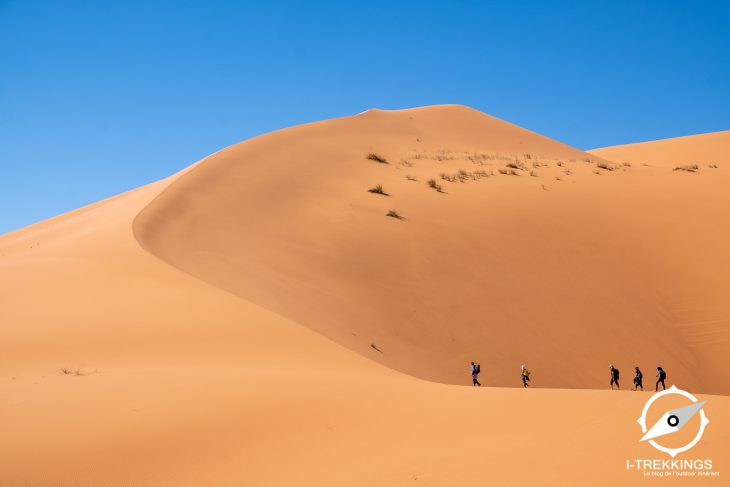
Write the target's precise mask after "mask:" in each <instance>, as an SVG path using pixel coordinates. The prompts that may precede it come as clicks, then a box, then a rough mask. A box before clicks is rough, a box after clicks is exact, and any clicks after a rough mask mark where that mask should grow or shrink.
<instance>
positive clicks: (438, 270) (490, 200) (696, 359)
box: [135, 106, 730, 393]
mask: <svg viewBox="0 0 730 487" xmlns="http://www.w3.org/2000/svg"><path fill="white" fill-rule="evenodd" d="M728 146H729V147H730V144H728ZM370 152H375V153H378V154H380V155H382V156H383V157H385V158H386V159H387V160H388V161H390V162H391V163H390V164H379V163H376V162H373V161H370V160H368V159H366V158H365V156H366V154H368V153H370ZM515 159H516V160H515ZM587 160H588V161H596V162H586V161H587ZM510 162H511V163H516V164H524V165H525V168H526V170H519V169H518V170H515V172H516V173H517V174H519V176H513V175H503V174H500V173H499V169H504V168H505V164H509V163H510ZM597 163H599V164H601V165H604V166H606V167H608V168H610V169H613V168H614V167H615V168H616V170H605V169H600V168H598V167H597V165H596V164H597ZM558 164H561V165H562V166H559V165H558ZM533 166H536V167H533ZM460 169H461V170H464V171H466V172H467V173H471V174H473V173H474V172H476V171H486V172H487V174H490V173H492V172H493V173H495V175H494V176H491V175H490V176H489V177H479V176H476V179H475V178H474V177H468V176H467V177H466V178H464V179H463V182H448V181H445V180H442V179H441V178H440V177H439V175H440V174H441V173H447V174H458V171H459V170H460ZM530 171H533V172H534V174H535V176H536V177H531V176H530V175H529V174H530ZM597 173H599V174H597ZM406 176H413V177H416V178H417V179H418V180H417V181H411V180H409V179H407V178H406ZM430 178H435V179H436V180H438V184H440V185H442V186H443V191H444V192H443V193H439V192H437V191H434V190H433V189H430V188H428V187H427V186H426V181H427V180H428V179H430ZM556 178H560V180H558V179H556ZM729 181H730V172H728V170H727V168H719V169H717V170H703V171H702V172H701V173H700V174H677V173H673V172H672V171H666V170H663V169H659V168H654V167H645V166H641V165H638V164H637V165H632V166H631V167H629V166H623V165H616V166H614V165H607V164H605V163H603V162H601V160H598V159H594V158H593V156H590V155H588V154H586V153H583V152H580V151H578V150H576V149H572V148H570V147H567V146H565V145H563V144H559V143H557V142H555V141H552V140H549V139H546V138H544V137H542V136H539V135H537V134H534V133H531V132H528V131H526V130H524V129H521V128H518V127H515V126H513V125H510V124H507V123H505V122H502V121H499V120H497V119H494V118H492V117H489V116H487V115H484V114H482V113H479V112H476V111H474V110H471V109H468V108H465V107H458V106H440V107H429V108H422V109H415V110H404V111H397V112H383V111H370V112H366V113H365V114H361V115H358V116H355V117H349V118H345V119H339V120H331V121H326V122H320V123H315V124H310V125H305V126H301V127H295V128H291V129H286V130H282V131H279V132H274V133H272V134H268V135H265V136H262V137H258V138H256V139H253V140H250V141H246V142H243V143H241V144H238V145H236V146H233V147H230V148H228V149H226V150H224V151H221V152H219V153H217V154H215V155H213V156H211V157H209V158H208V160H206V161H205V163H204V164H201V165H200V166H198V167H197V168H196V169H194V170H192V171H190V172H189V173H188V174H187V175H185V176H183V177H181V178H180V179H179V180H178V181H176V182H175V183H174V184H172V185H170V186H169V187H168V188H166V189H165V191H163V192H162V193H161V195H160V196H158V197H157V198H156V199H155V200H154V201H153V202H152V203H151V204H150V205H149V206H148V207H146V208H145V210H144V211H142V212H141V214H140V215H139V216H138V217H137V218H136V220H135V233H136V235H137V237H138V238H139V240H140V242H141V243H142V245H143V246H144V247H145V248H146V249H148V250H150V251H151V252H152V253H153V254H155V255H157V256H159V257H160V258H162V259H163V260H165V261H167V262H169V263H171V264H173V265H175V266H176V267H178V268H180V269H182V270H184V271H186V272H188V273H190V274H192V275H194V276H197V277H199V278H201V279H203V280H205V281H207V282H210V283H211V284H213V285H215V286H216V287H219V288H223V289H227V290H229V291H231V292H233V293H235V294H237V295H239V296H241V297H243V298H246V299H247V300H249V301H252V302H254V303H257V304H259V305H261V306H262V307H265V308H267V309H270V310H272V311H274V312H276V313H277V314H279V315H281V316H285V317H287V318H289V319H291V320H293V321H295V322H297V323H301V324H304V325H306V326H308V327H310V328H312V329H314V330H316V331H318V332H320V333H322V334H324V335H326V336H328V337H330V338H332V339H334V340H335V341H337V342H338V343H341V344H343V345H345V346H347V347H349V348H351V349H353V350H355V351H357V352H359V353H361V354H363V355H366V356H368V357H370V358H373V359H374V360H377V361H379V362H381V363H384V364H386V365H388V366H390V367H393V368H396V369H398V370H402V371H404V372H406V373H408V374H411V375H415V376H417V377H421V378H424V379H428V380H434V381H439V382H446V383H452V384H463V383H464V364H465V363H468V362H469V361H470V360H478V361H480V362H481V363H482V364H483V365H485V367H486V368H487V369H488V371H489V372H488V376H487V377H486V378H485V380H486V381H487V383H488V384H490V385H499V386H517V385H519V383H518V381H516V380H515V377H516V374H515V371H517V370H519V366H520V364H521V363H525V362H526V363H528V364H529V365H530V366H531V367H533V369H534V370H535V373H536V374H537V375H536V376H535V377H536V381H535V382H536V384H539V385H541V386H546V387H566V388H569V387H583V388H600V387H604V386H605V378H606V371H607V368H608V364H609V363H612V362H613V363H618V364H620V365H621V366H623V368H624V369H626V370H627V372H628V369H629V367H632V366H633V365H643V366H644V367H645V368H647V369H649V368H651V367H653V366H656V365H658V364H661V365H663V366H664V367H666V368H668V369H669V370H672V374H673V377H674V378H676V379H677V380H679V381H682V382H683V383H685V384H688V386H691V387H693V388H694V389H697V390H701V391H703V392H711V393H728V392H730V371H728V370H727V367H724V366H723V365H722V364H723V363H724V354H725V352H726V351H727V350H728V348H729V347H730V341H729V340H730V327H729V326H728V324H729V323H730V321H729V320H730V301H729V300H728V299H727V297H728V295H730V249H729V247H728V243H730V226H727V225H723V224H722V222H727V221H730V195H728V193H727V192H726V191H724V190H723V188H725V187H727V184H728V182H729ZM377 184H382V185H383V188H384V190H385V191H386V192H387V193H388V196H382V195H376V194H371V193H368V192H367V189H368V188H371V187H373V186H375V185H377ZM389 209H396V210H397V211H398V212H399V213H401V214H402V215H403V217H404V219H403V220H400V221H399V220H396V219H394V218H387V217H385V214H386V212H387V211H388V210H389ZM373 344H374V345H375V346H376V347H377V348H378V349H379V350H380V351H378V350H376V349H375V348H373V346H372V345H373Z"/></svg>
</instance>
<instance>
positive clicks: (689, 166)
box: [672, 164, 700, 172]
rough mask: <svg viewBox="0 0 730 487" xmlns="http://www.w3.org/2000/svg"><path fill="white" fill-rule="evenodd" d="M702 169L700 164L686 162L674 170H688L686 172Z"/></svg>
mask: <svg viewBox="0 0 730 487" xmlns="http://www.w3.org/2000/svg"><path fill="white" fill-rule="evenodd" d="M699 170H700V166H698V165H697V164H685V165H683V166H676V167H675V168H674V169H672V171H686V172H697V171H699Z"/></svg>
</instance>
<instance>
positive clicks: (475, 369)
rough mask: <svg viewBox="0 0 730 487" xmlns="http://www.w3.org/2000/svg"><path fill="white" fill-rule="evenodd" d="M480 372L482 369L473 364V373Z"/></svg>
mask: <svg viewBox="0 0 730 487" xmlns="http://www.w3.org/2000/svg"><path fill="white" fill-rule="evenodd" d="M481 371H482V368H481V367H480V366H479V364H474V373H475V374H478V373H479V372H481Z"/></svg>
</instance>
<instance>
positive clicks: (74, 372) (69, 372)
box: [60, 367, 86, 377]
mask: <svg viewBox="0 0 730 487" xmlns="http://www.w3.org/2000/svg"><path fill="white" fill-rule="evenodd" d="M60 372H61V374H63V375H75V376H79V377H80V376H83V375H86V374H84V373H83V372H82V371H81V369H76V370H72V369H69V368H67V367H64V368H62V369H61V370H60Z"/></svg>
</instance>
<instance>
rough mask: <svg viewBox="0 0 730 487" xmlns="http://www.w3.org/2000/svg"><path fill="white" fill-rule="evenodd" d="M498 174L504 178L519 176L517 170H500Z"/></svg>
mask: <svg viewBox="0 0 730 487" xmlns="http://www.w3.org/2000/svg"><path fill="white" fill-rule="evenodd" d="M499 174H504V175H506V176H519V175H520V173H519V172H517V169H505V168H500V169H499Z"/></svg>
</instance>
